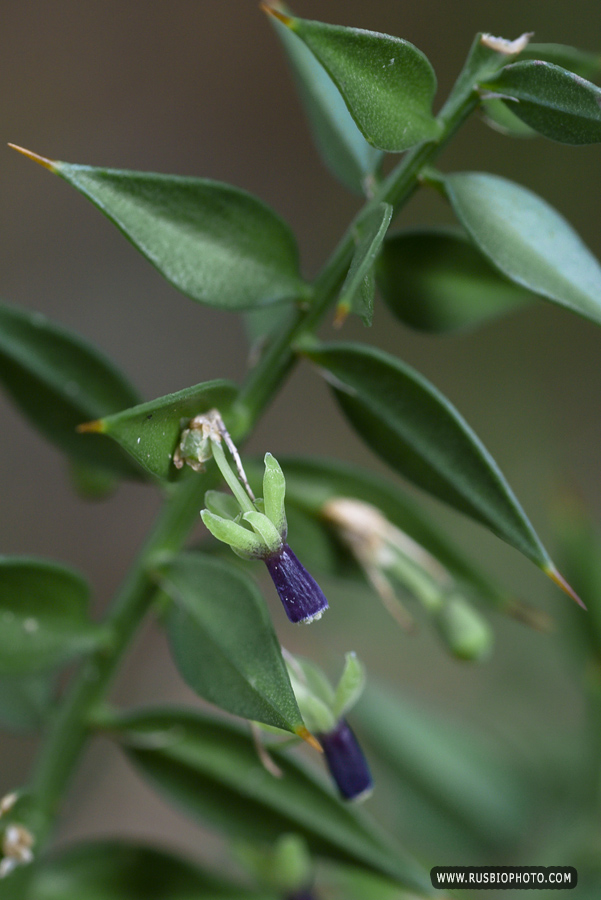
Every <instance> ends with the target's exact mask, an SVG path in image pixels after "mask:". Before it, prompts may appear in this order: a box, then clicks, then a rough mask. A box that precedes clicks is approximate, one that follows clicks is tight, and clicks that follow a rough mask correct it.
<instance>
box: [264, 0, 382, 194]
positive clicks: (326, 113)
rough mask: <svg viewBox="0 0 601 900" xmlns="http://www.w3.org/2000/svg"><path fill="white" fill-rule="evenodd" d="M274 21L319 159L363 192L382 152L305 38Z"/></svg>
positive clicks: (334, 172)
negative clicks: (356, 119)
mask: <svg viewBox="0 0 601 900" xmlns="http://www.w3.org/2000/svg"><path fill="white" fill-rule="evenodd" d="M273 22H274V25H275V28H276V31H277V33H278V37H279V38H280V40H281V41H282V44H283V45H284V49H285V51H286V54H287V56H288V61H289V63H290V65H291V67H292V70H293V72H294V76H295V79H296V84H297V88H298V92H299V94H300V98H301V101H302V103H303V106H304V108H305V112H306V114H307V118H308V119H309V124H310V126H311V130H312V132H313V137H314V140H315V143H316V145H317V149H318V150H319V152H320V154H321V156H322V159H323V160H324V162H325V164H326V166H327V167H328V169H329V170H330V171H331V172H332V174H333V175H335V176H336V177H337V178H339V179H340V181H341V182H342V183H343V184H344V185H345V186H346V187H348V188H349V189H350V190H352V191H355V192H356V193H358V194H362V193H364V190H365V184H366V179H367V180H369V177H370V176H373V173H374V172H375V171H376V169H377V167H378V165H379V164H380V161H381V159H382V152H381V151H380V150H376V149H375V148H374V147H372V146H371V145H370V144H368V143H367V141H366V140H365V138H364V137H363V135H362V134H361V132H360V131H359V129H358V128H357V126H356V124H355V122H354V120H353V117H352V116H351V114H350V113H349V111H348V109H347V107H346V103H345V102H344V100H343V99H342V96H341V94H340V91H339V90H338V88H337V87H336V85H335V84H334V82H333V81H332V79H331V78H330V76H329V75H328V73H327V72H326V70H325V69H324V67H323V66H322V65H321V63H319V62H318V60H317V58H316V57H315V56H314V55H313V53H312V52H311V51H310V50H309V48H308V47H307V46H306V45H305V44H304V42H303V41H302V40H301V39H300V38H299V37H297V35H295V34H294V32H292V31H291V30H290V29H289V28H286V27H285V26H284V25H283V24H282V23H281V22H280V21H279V20H278V19H276V18H275V17H274V18H273Z"/></svg>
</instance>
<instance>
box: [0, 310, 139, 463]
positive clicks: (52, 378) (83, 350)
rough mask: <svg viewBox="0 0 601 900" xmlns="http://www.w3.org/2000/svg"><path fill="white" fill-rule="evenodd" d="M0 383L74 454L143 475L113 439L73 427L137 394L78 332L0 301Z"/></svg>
mask: <svg viewBox="0 0 601 900" xmlns="http://www.w3.org/2000/svg"><path fill="white" fill-rule="evenodd" d="M0 383H2V384H3V385H4V387H5V388H6V390H7V391H8V393H9V394H10V396H11V397H12V399H13V400H14V401H15V403H16V404H17V406H18V407H19V409H20V410H21V412H22V413H24V415H25V416H27V418H28V419H29V421H30V422H32V423H33V425H35V426H36V428H37V429H38V430H39V431H41V432H42V434H43V435H44V436H45V437H47V438H48V439H49V440H50V441H52V443H54V444H56V445H57V446H58V447H60V449H61V450H63V451H64V452H66V453H67V454H69V456H71V457H72V458H73V459H75V460H78V461H80V462H82V463H84V464H87V465H93V466H96V467H98V468H100V469H103V470H105V471H107V472H110V473H113V474H115V475H118V476H120V477H124V476H126V477H129V478H140V477H142V473H141V471H140V469H139V468H138V467H137V466H136V465H134V463H133V462H132V461H131V460H130V459H128V457H127V456H126V454H124V453H123V452H122V451H121V450H120V449H119V448H118V447H115V446H114V444H112V442H111V441H109V440H107V439H106V438H101V439H98V438H92V437H90V436H89V435H85V434H78V433H77V432H76V430H75V429H76V426H77V425H79V424H80V423H81V422H85V421H86V420H87V419H91V418H98V417H100V416H102V415H106V414H107V413H112V412H116V411H117V410H118V409H122V408H123V407H124V406H131V405H132V404H133V403H137V402H138V399H139V398H138V395H137V394H136V392H135V390H134V389H133V388H132V387H131V385H130V384H129V382H128V381H127V380H126V379H125V378H124V376H123V375H122V374H121V373H120V372H119V371H118V370H117V369H116V368H115V367H114V366H113V365H112V363H110V362H109V361H108V360H107V359H106V358H105V357H104V356H102V355H101V354H100V353H99V352H98V351H97V350H96V349H95V348H94V347H91V346H90V345H89V344H87V343H85V341H83V340H82V339H81V338H80V337H78V336H77V335H74V334H73V333H72V332H69V331H67V330H66V329H64V328H61V327H59V326H58V325H55V324H54V323H52V322H50V321H49V320H48V319H47V318H46V317H45V316H43V315H42V314H41V313H38V312H30V311H29V310H24V309H16V308H14V307H10V306H6V305H4V304H0Z"/></svg>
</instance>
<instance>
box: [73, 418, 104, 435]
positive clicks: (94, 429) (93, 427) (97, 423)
mask: <svg viewBox="0 0 601 900" xmlns="http://www.w3.org/2000/svg"><path fill="white" fill-rule="evenodd" d="M75 430H76V431H77V432H79V434H102V433H103V432H104V430H105V425H104V419H95V420H94V421H93V422H84V423H83V424H82V425H78V426H77V428H76V429H75Z"/></svg>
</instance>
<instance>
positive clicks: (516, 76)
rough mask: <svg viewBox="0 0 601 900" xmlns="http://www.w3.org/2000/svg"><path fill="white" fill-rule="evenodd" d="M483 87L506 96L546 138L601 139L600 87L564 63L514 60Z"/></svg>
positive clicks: (583, 141) (514, 110)
mask: <svg viewBox="0 0 601 900" xmlns="http://www.w3.org/2000/svg"><path fill="white" fill-rule="evenodd" d="M481 87H483V88H485V89H486V90H490V91H493V92H495V93H498V94H501V95H502V99H503V100H505V98H506V97H507V98H508V100H507V105H508V106H509V108H510V110H511V112H512V113H514V115H516V116H517V117H518V118H519V119H521V120H522V121H523V122H525V123H526V125H528V126H529V127H530V128H533V129H534V130H535V131H538V132H539V133H540V134H542V135H544V136H545V137H548V138H551V139H552V140H555V141H560V142H561V143H564V144H594V143H599V141H601V105H600V104H601V89H600V88H598V87H596V85H594V84H592V83H591V82H590V81H586V80H585V79H584V78H582V77H581V76H580V75H576V74H575V73H574V72H568V71H567V69H562V68H561V66H556V65H553V63H548V62H543V61H542V60H530V61H524V62H517V63H513V64H512V65H509V66H505V68H504V69H502V70H501V71H500V72H499V73H498V74H497V75H496V76H495V77H494V78H492V79H489V80H488V81H487V82H485V83H483V84H482V85H481Z"/></svg>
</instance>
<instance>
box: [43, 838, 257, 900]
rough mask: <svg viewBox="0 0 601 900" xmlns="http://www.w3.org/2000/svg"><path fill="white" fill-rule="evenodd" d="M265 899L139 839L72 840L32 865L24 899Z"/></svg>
mask: <svg viewBox="0 0 601 900" xmlns="http://www.w3.org/2000/svg"><path fill="white" fill-rule="evenodd" d="M30 896H31V898H32V900H34V898H35V900H84V898H85V900H142V898H143V900H246V898H248V900H268V898H267V896H266V895H265V894H261V895H259V894H255V893H254V892H251V891H247V890H246V889H245V888H242V887H240V886H239V885H236V884H233V883H232V882H228V881H225V880H223V879H222V878H220V877H217V876H216V875H213V874H212V873H209V872H206V871H203V870H202V869H200V868H199V867H198V866H196V865H194V864H192V863H190V862H188V861H187V860H184V859H182V858H180V857H178V856H175V855H173V854H171V853H168V852H167V851H166V850H160V849H159V848H157V847H146V846H144V845H141V844H129V843H125V842H124V841H99V842H97V843H86V844H76V845H75V846H72V847H69V848H67V849H66V850H64V849H63V850H62V851H60V852H59V853H58V854H54V855H53V856H51V857H50V858H49V859H44V861H43V862H42V863H41V865H40V866H38V867H37V868H36V871H35V875H34V879H33V882H32V885H31V888H30V894H28V895H27V897H28V900H29V897H30Z"/></svg>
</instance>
